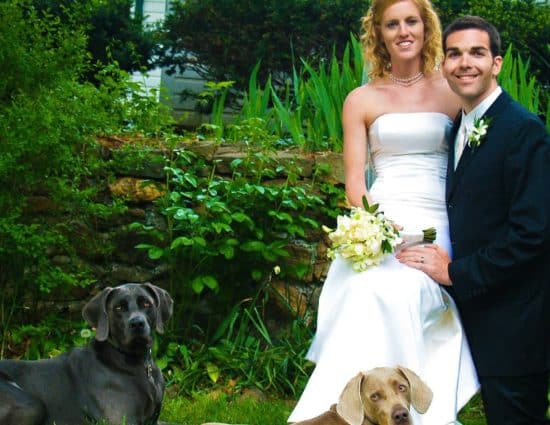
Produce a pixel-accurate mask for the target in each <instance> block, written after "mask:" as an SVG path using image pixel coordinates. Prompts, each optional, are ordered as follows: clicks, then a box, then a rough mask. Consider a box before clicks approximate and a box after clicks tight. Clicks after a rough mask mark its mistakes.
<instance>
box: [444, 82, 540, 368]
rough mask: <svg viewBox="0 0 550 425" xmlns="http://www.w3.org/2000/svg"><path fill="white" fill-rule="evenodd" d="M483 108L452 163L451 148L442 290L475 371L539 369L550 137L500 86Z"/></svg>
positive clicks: (454, 132)
mask: <svg viewBox="0 0 550 425" xmlns="http://www.w3.org/2000/svg"><path fill="white" fill-rule="evenodd" d="M485 117H486V118H488V119H489V122H490V124H489V128H488V132H487V135H486V137H485V138H484V139H483V141H482V143H481V144H480V146H478V147H477V148H475V149H472V148H470V147H468V146H467V147H466V148H465V150H464V152H463V155H462V157H461V159H460V162H459V164H458V167H457V169H456V171H455V170H454V167H453V164H454V149H453V148H452V147H451V149H449V165H448V173H447V212H448V216H449V226H450V236H451V246H452V250H453V261H452V263H451V264H449V275H450V278H451V280H452V286H451V287H450V292H451V294H452V296H453V297H454V299H455V300H456V302H457V305H458V308H459V311H460V314H461V317H462V321H463V324H464V328H465V331H466V335H467V337H468V341H469V343H470V348H471V350H472V355H473V358H474V362H475V364H476V367H477V370H478V373H479V375H480V376H518V375H527V374H531V373H541V372H543V371H545V370H548V369H549V368H550V137H549V135H548V132H547V131H546V128H545V127H544V125H543V123H542V121H541V120H540V119H539V118H538V117H537V116H535V115H534V114H531V113H529V112H528V111H527V110H525V109H524V108H523V107H522V106H521V105H519V104H518V103H517V102H515V101H514V100H512V98H511V97H510V96H509V95H508V94H507V93H505V92H503V93H502V94H501V95H500V96H499V97H498V98H497V100H496V101H495V102H494V103H493V105H492V106H491V107H490V108H489V110H488V111H487V112H486V114H485ZM459 124H460V118H459V120H458V122H455V125H454V127H453V130H452V132H451V142H452V141H454V137H455V134H456V132H457V130H458V127H459ZM451 145H452V143H451Z"/></svg>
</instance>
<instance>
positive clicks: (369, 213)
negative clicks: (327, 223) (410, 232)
mask: <svg viewBox="0 0 550 425" xmlns="http://www.w3.org/2000/svg"><path fill="white" fill-rule="evenodd" d="M363 207H364V208H359V207H352V208H351V211H350V214H349V216H338V217H337V226H336V229H335V230H333V229H329V228H328V227H323V229H324V230H325V232H327V233H328V237H329V239H330V240H331V242H332V247H331V248H330V249H329V250H328V257H329V258H331V259H334V258H336V256H340V257H342V258H344V259H345V260H347V261H349V262H350V263H351V265H352V267H353V270H355V271H357V272H362V271H365V270H366V269H367V268H369V267H371V266H377V265H379V264H380V262H381V261H382V259H383V258H384V256H385V255H386V254H390V253H392V252H394V251H395V248H396V247H397V246H398V245H400V244H401V243H402V242H403V239H402V238H401V237H400V235H399V231H398V230H397V229H396V228H395V226H394V225H393V223H392V222H391V220H389V219H388V218H386V216H384V214H383V213H382V212H381V211H378V204H374V205H369V203H368V202H367V199H366V197H363ZM424 236H426V239H423V240H424V241H426V242H429V241H430V239H431V241H433V240H435V229H433V228H430V229H427V230H425V231H423V238H424Z"/></svg>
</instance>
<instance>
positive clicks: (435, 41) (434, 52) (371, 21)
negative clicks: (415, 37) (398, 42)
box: [361, 0, 443, 79]
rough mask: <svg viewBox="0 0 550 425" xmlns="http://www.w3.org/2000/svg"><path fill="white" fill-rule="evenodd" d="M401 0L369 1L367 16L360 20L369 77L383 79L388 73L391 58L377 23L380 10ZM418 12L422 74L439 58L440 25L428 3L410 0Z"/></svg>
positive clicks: (439, 59) (441, 52)
mask: <svg viewBox="0 0 550 425" xmlns="http://www.w3.org/2000/svg"><path fill="white" fill-rule="evenodd" d="M398 1H402V0H373V1H372V4H371V7H370V9H369V11H368V12H367V15H366V16H364V17H363V18H361V22H362V25H361V29H362V34H361V44H362V45H363V54H364V56H365V60H366V62H367V65H368V67H369V77H370V78H371V79H373V78H383V77H385V76H386V75H388V74H389V73H390V71H391V59H390V54H389V52H388V50H387V49H386V46H385V44H384V41H383V40H382V34H381V32H380V24H381V22H380V21H381V19H382V14H383V13H384V11H385V10H386V9H387V8H388V7H390V6H391V5H393V4H394V3H397V2H398ZM412 2H413V3H414V4H416V6H417V7H418V10H419V11H420V17H421V18H422V22H423V23H424V46H423V48H422V52H421V56H422V72H424V74H429V73H430V72H433V71H434V70H436V69H437V68H438V67H439V64H440V62H441V59H442V57H443V50H442V48H441V24H440V22H439V18H438V16H437V13H436V12H435V10H434V8H433V6H432V4H431V2H430V1H429V0H412Z"/></svg>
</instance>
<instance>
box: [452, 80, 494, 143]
mask: <svg viewBox="0 0 550 425" xmlns="http://www.w3.org/2000/svg"><path fill="white" fill-rule="evenodd" d="M501 93H502V88H501V87H500V86H497V88H496V89H495V90H493V92H492V93H491V94H490V95H489V96H487V97H486V98H485V99H483V100H482V101H481V103H480V104H479V105H477V106H476V107H475V108H474V109H472V110H471V111H470V112H469V113H467V114H465V113H464V109H463V110H462V122H461V125H462V126H465V128H466V131H467V132H470V131H472V129H473V127H474V121H475V119H476V118H481V117H482V116H483V114H484V113H485V112H487V109H489V108H490V107H491V105H492V104H493V103H494V102H495V100H497V97H499V95H500V94H501Z"/></svg>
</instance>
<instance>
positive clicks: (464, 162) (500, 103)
mask: <svg viewBox="0 0 550 425" xmlns="http://www.w3.org/2000/svg"><path fill="white" fill-rule="evenodd" d="M511 100H512V98H511V97H510V96H509V95H508V94H507V93H505V92H504V91H503V92H502V93H501V94H500V96H499V97H497V99H496V100H495V101H494V103H493V104H492V105H491V106H490V107H489V109H488V110H487V112H485V114H483V117H486V118H488V119H490V120H491V122H492V123H494V121H495V119H496V117H497V116H499V115H501V114H502V113H504V112H505V111H504V110H505V108H506V105H507V104H508V103H509V102H510V101H511ZM455 124H456V122H455ZM458 124H459V125H460V119H459V120H458ZM453 129H454V127H453ZM494 130H495V129H494V128H493V124H491V125H489V128H488V129H487V134H486V136H485V138H484V141H483V142H482V144H481V145H480V146H478V147H477V148H475V149H472V148H471V147H470V146H469V145H468V144H467V145H466V146H465V147H464V151H463V152H462V156H461V157H460V160H459V161H458V165H457V167H456V170H454V167H453V166H454V152H453V153H452V154H451V156H452V158H451V159H452V160H453V162H450V164H449V167H448V169H449V168H450V169H451V172H450V176H449V172H448V173H447V178H448V179H449V177H451V178H450V180H448V184H447V202H448V201H449V200H450V199H451V197H452V195H453V192H454V190H455V189H456V187H457V185H458V183H459V182H460V180H461V177H462V176H463V175H464V173H465V171H466V169H467V168H468V165H469V164H470V163H471V161H472V159H473V158H474V155H477V153H478V152H477V151H478V150H479V149H483V145H484V144H485V143H488V142H490V139H491V138H492V136H494V135H495V131H494ZM456 131H458V126H457V127H456V130H455V131H454V133H453V134H454V135H455V136H456ZM455 138H456V137H455ZM453 148H454V143H453ZM453 151H454V149H453Z"/></svg>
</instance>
